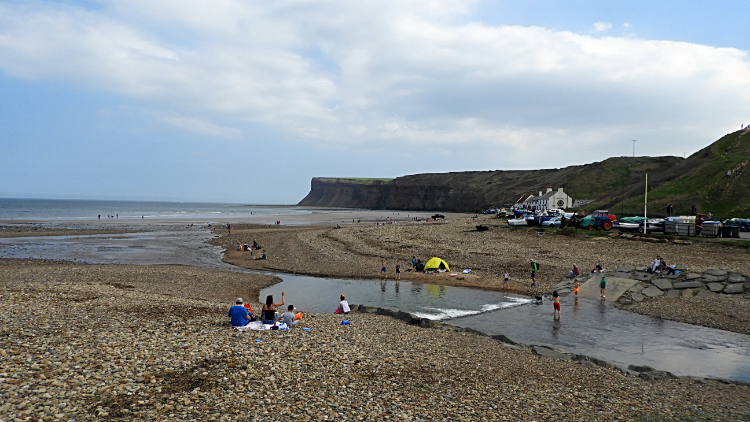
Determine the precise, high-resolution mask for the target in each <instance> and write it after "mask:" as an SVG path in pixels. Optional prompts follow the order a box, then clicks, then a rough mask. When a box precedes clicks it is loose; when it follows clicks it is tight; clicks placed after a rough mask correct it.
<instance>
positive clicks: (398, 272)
mask: <svg viewBox="0 0 750 422" xmlns="http://www.w3.org/2000/svg"><path fill="white" fill-rule="evenodd" d="M395 279H396V280H401V261H399V260H396V277H395Z"/></svg>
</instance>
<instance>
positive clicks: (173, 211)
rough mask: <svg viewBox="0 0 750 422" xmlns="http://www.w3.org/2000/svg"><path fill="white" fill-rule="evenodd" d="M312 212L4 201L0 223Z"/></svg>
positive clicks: (199, 204)
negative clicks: (6, 221)
mask: <svg viewBox="0 0 750 422" xmlns="http://www.w3.org/2000/svg"><path fill="white" fill-rule="evenodd" d="M309 213H310V211H309V210H304V209H299V208H294V207H291V206H289V207H286V206H266V205H244V204H229V203H216V202H214V203H212V202H162V201H100V200H78V199H20V198H0V220H42V221H56V220H67V221H76V220H81V221H83V220H96V219H101V220H105V219H120V220H123V219H125V220H128V219H130V220H136V219H137V220H146V219H186V220H187V219H206V220H211V219H217V220H219V221H221V220H224V219H226V218H238V217H250V216H263V215H299V214H309Z"/></svg>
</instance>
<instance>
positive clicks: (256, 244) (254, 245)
mask: <svg viewBox="0 0 750 422" xmlns="http://www.w3.org/2000/svg"><path fill="white" fill-rule="evenodd" d="M253 249H260V245H258V242H256V241H255V239H253Z"/></svg>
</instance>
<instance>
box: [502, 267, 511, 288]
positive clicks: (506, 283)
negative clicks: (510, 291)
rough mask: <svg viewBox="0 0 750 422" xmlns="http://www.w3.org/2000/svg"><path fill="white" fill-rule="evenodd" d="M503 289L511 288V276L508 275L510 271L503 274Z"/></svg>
mask: <svg viewBox="0 0 750 422" xmlns="http://www.w3.org/2000/svg"><path fill="white" fill-rule="evenodd" d="M503 287H510V274H508V270H505V274H503Z"/></svg>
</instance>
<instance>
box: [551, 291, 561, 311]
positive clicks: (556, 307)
mask: <svg viewBox="0 0 750 422" xmlns="http://www.w3.org/2000/svg"><path fill="white" fill-rule="evenodd" d="M552 307H553V311H552V318H555V315H557V318H560V295H559V294H557V290H555V291H554V292H552Z"/></svg>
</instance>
